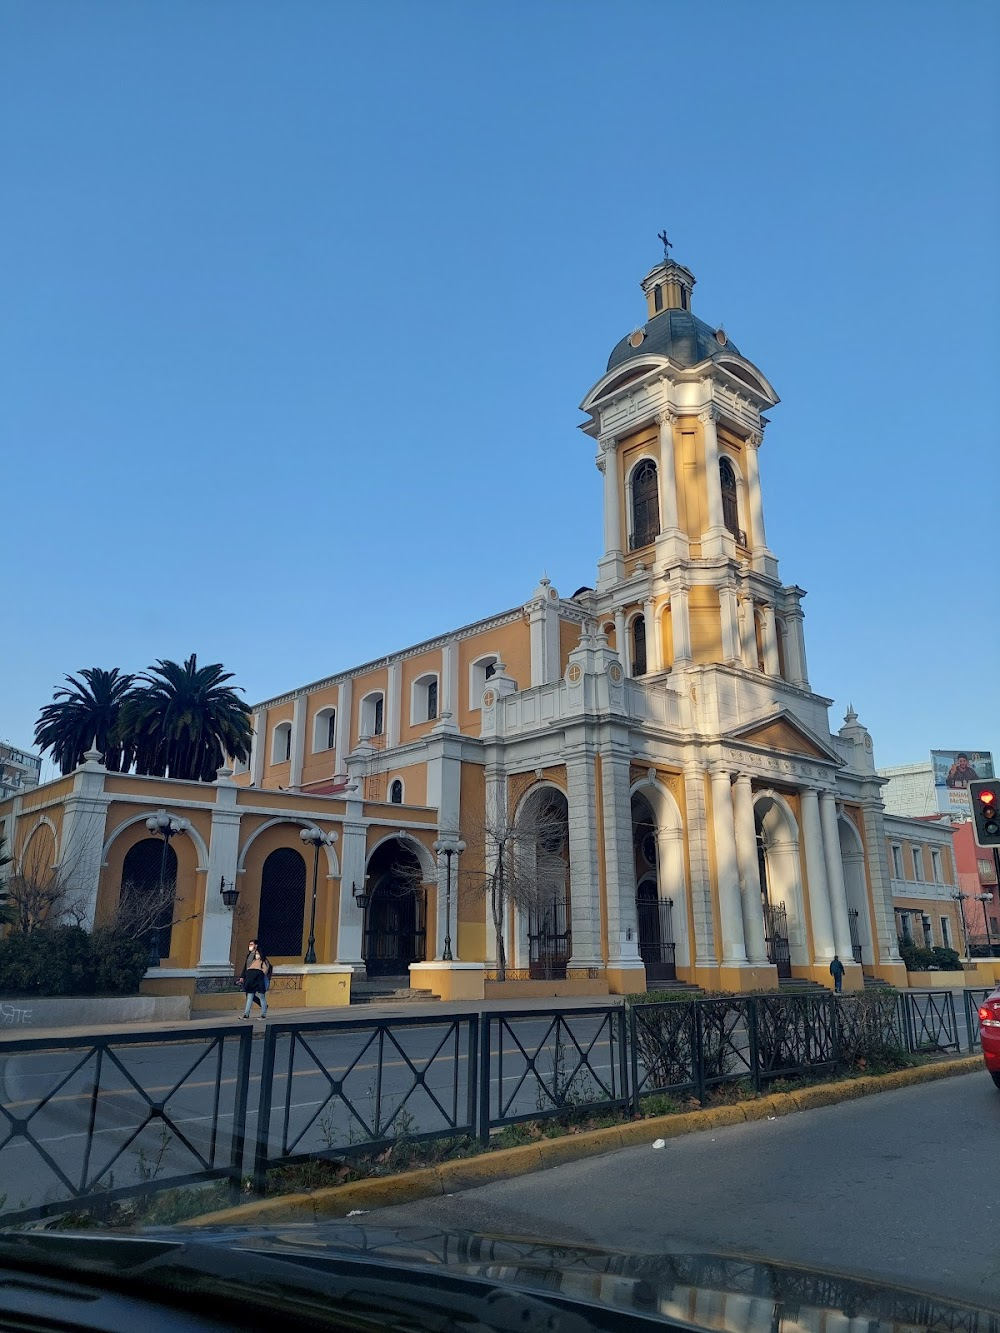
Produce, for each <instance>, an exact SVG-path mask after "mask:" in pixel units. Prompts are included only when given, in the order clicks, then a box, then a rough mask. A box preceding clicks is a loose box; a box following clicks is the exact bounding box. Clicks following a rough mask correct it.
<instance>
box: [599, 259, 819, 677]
mask: <svg viewBox="0 0 1000 1333" xmlns="http://www.w3.org/2000/svg"><path fill="white" fill-rule="evenodd" d="M660 240H661V241H662V242H663V244H664V257H663V259H662V261H661V262H660V263H658V264H656V265H655V266H654V267H653V268H652V269H650V271H649V272H648V273H647V274H646V276H645V277H644V278H643V279H642V283H641V287H642V291H643V294H644V296H645V299H646V316H647V318H646V322H645V323H644V324H643V325H641V326H638V327H636V328H635V329H633V330H632V332H631V333H629V334H627V335H626V336H625V337H623V338H622V339H620V341H619V342H618V343H617V344H616V345H615V347H614V348H613V349H612V352H611V355H610V357H609V358H608V365H607V370H606V372H605V374H604V375H603V376H602V378H601V379H600V380H599V381H598V382H597V384H596V385H595V386H594V387H593V389H591V391H590V393H589V394H588V395H587V397H586V398H585V399H584V401H583V403H582V404H581V406H582V409H583V411H584V412H586V413H587V415H588V420H587V421H586V422H585V423H584V424H583V426H582V427H581V428H582V429H583V430H584V432H585V433H587V434H588V435H590V436H591V437H592V438H593V439H594V440H595V441H596V443H597V446H598V452H597V459H596V462H597V467H598V469H599V470H600V471H601V473H602V474H603V479H604V550H603V554H602V556H601V558H600V560H599V562H598V580H597V587H596V591H595V596H594V606H595V613H596V614H598V615H599V616H600V618H601V621H602V623H603V624H604V625H605V627H606V630H607V631H609V632H610V636H611V637H612V639H613V641H614V643H615V647H616V650H617V651H618V653H619V655H620V656H621V657H622V658H623V660H624V661H625V662H626V665H627V667H628V670H629V672H630V674H632V675H633V676H655V675H658V674H660V673H663V672H668V671H669V672H671V673H680V672H683V671H684V670H685V669H688V668H693V667H706V666H728V667H732V668H736V669H738V670H741V671H746V672H754V673H757V674H759V675H763V676H765V677H772V678H774V679H775V680H778V679H782V680H785V681H787V682H788V683H789V684H792V685H795V686H796V687H798V688H800V689H803V688H808V682H807V678H806V667H805V645H804V641H803V639H802V634H801V625H802V612H801V609H800V606H799V599H800V598H801V596H802V595H803V594H802V590H801V589H799V588H784V587H782V584H781V582H780V579H779V576H778V562H777V560H776V558H775V556H774V554H773V553H772V551H771V550H770V548H769V547H768V544H767V537H766V533H765V527H764V503H763V496H762V492H761V483H760V472H759V467H758V454H759V450H760V448H761V446H762V443H763V438H764V431H765V428H766V425H767V417H766V416H765V415H764V414H765V412H767V411H768V410H769V409H770V408H772V407H774V406H775V405H776V404H777V403H778V401H779V400H778V395H777V394H776V393H775V391H774V389H773V388H772V386H771V385H770V383H769V382H768V380H767V379H766V378H765V376H764V375H763V373H762V372H761V371H760V370H759V369H758V368H757V367H756V366H755V365H754V364H753V363H752V362H751V361H749V360H747V358H746V357H744V356H743V354H742V353H741V352H740V350H739V348H738V347H737V346H736V344H735V343H734V342H733V341H732V339H731V338H730V337H729V335H728V333H727V332H726V330H725V329H723V328H722V327H718V328H714V327H713V326H712V325H711V324H708V323H706V322H705V321H704V320H702V319H700V318H699V317H698V316H697V315H696V314H695V313H694V310H693V309H692V304H693V292H694V286H695V281H696V279H695V277H694V274H693V273H692V272H691V270H690V269H689V268H686V267H685V266H684V265H683V264H681V263H679V262H678V261H677V260H675V259H673V258H672V257H671V256H670V254H669V248H670V242H669V241H668V240H667V238H666V235H665V234H663V233H661V236H660Z"/></svg>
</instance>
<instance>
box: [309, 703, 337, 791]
mask: <svg viewBox="0 0 1000 1333" xmlns="http://www.w3.org/2000/svg"><path fill="white" fill-rule="evenodd" d="M339 696H340V689H339V687H338V686H336V685H326V686H324V687H323V689H321V690H314V691H313V692H312V693H311V694H310V695H309V697H308V700H307V702H306V735H305V745H304V747H303V754H302V785H303V786H306V785H307V784H308V783H310V782H321V781H322V780H323V779H328V778H331V777H333V773H334V768H335V767H336V765H335V759H336V754H337V750H336V744H334V745H333V746H327V745H326V744H325V742H326V739H327V737H326V736H323V735H321V736H320V741H321V748H320V749H319V750H315V751H314V750H313V742H314V741H315V739H316V736H315V730H316V717H317V714H319V713H322V712H323V710H324V709H327V708H334V709H336V714H337V716H336V722H335V729H336V731H335V737H334V740H335V741H336V738H337V737H339V736H340V729H341V727H342V726H343V725H344V718H342V717H341V714H340V698H339ZM320 730H321V732H322V731H326V730H327V728H325V727H321V728H320Z"/></svg>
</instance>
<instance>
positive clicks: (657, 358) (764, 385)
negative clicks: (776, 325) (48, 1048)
mask: <svg viewBox="0 0 1000 1333" xmlns="http://www.w3.org/2000/svg"><path fill="white" fill-rule="evenodd" d="M694 287H695V278H694V275H693V274H692V273H691V272H690V270H689V269H687V268H686V267H684V265H682V264H680V263H677V262H675V261H674V260H673V259H671V258H664V260H663V261H662V262H661V263H658V264H657V265H656V267H654V268H653V269H652V270H651V271H650V272H649V273H648V274H647V275H646V277H645V278H644V279H643V281H642V292H643V296H644V300H645V303H646V308H645V316H646V322H645V323H644V324H643V325H642V327H641V328H637V329H636V330H635V332H633V333H630V334H628V335H627V336H626V337H624V338H622V339H621V340H620V341H619V342H618V343H616V344H615V346H614V347H613V349H612V351H611V355H610V357H609V359H608V363H607V367H606V369H605V370H604V371H603V373H602V374H601V376H600V378H598V379H597V381H596V383H595V384H594V385H593V386H592V388H591V389H590V390H589V392H588V393H587V394H586V396H585V397H584V399H583V402H582V410H583V412H584V414H585V421H584V423H583V425H582V430H583V432H584V434H585V435H586V436H588V437H589V438H590V440H591V441H592V445H593V450H594V461H595V463H596V466H597V469H598V472H599V473H600V485H601V486H602V488H603V501H604V520H603V534H600V533H598V534H595V537H598V538H599V537H601V536H603V541H602V542H601V545H600V549H599V558H598V561H597V571H596V578H595V579H594V582H593V586H592V587H591V586H586V587H583V588H581V589H579V590H578V591H576V592H575V593H573V595H572V596H564V595H561V594H560V593H559V592H558V591H557V590H556V589H555V588H554V587H552V585H551V584H550V582H549V581H548V579H546V578H542V579H541V581H540V582H539V584H538V586H537V588H535V590H534V592H533V593H532V594H531V596H530V597H529V598H528V599H527V600H526V601H525V602H524V603H522V604H519V605H517V606H514V607H512V608H510V609H509V610H505V611H500V612H498V613H497V614H493V615H489V616H486V617H485V618H484V619H482V620H479V621H477V622H476V623H474V624H471V625H466V626H463V627H461V628H459V629H456V630H455V631H454V632H452V633H448V634H442V635H439V636H437V637H435V638H433V639H428V640H427V641H425V642H423V643H419V644H415V645H413V646H412V647H408V648H403V649H401V650H400V651H398V652H395V653H392V654H390V655H389V656H387V657H384V658H380V659H378V660H376V661H371V662H366V663H364V664H362V665H360V666H357V667H355V668H353V669H351V670H346V671H341V672H338V673H336V674H334V675H331V676H329V677H327V678H325V679H322V680H318V681H315V682H313V683H311V684H301V685H295V684H293V683H291V682H290V687H289V689H288V690H287V692H285V693H283V694H280V695H278V696H276V697H275V698H272V699H268V700H265V701H263V702H261V703H260V704H259V705H257V706H256V708H255V710H254V728H255V731H254V742H253V749H252V753H251V756H250V759H249V763H248V764H245V765H237V766H236V770H235V772H233V771H230V770H221V771H220V773H219V777H218V781H217V782H216V783H214V784H198V783H181V782H172V781H171V780H169V779H156V778H145V777H135V776H128V775H119V774H110V773H105V771H104V770H103V767H102V765H101V762H100V756H99V755H97V754H95V753H91V754H90V755H89V756H88V757H87V762H86V763H85V764H84V765H83V766H82V767H81V769H79V770H77V773H75V774H72V775H69V776H68V777H66V778H64V779H61V780H59V781H58V782H56V783H50V784H46V786H44V787H41V788H38V789H37V791H36V792H33V793H29V794H26V795H24V796H22V797H19V798H17V802H18V808H17V810H16V812H15V811H14V810H13V808H12V803H11V802H7V803H6V809H5V807H3V806H0V815H3V814H6V818H7V822H8V830H10V829H11V828H12V825H13V822H16V823H17V825H18V829H17V833H18V836H19V837H20V838H21V839H22V840H23V839H24V838H25V837H30V836H32V833H33V830H34V828H35V826H36V825H37V822H38V821H39V820H41V819H44V820H45V821H46V823H47V825H48V826H49V827H50V832H49V834H47V835H46V836H50V837H51V840H52V844H53V855H56V853H55V850H54V849H55V848H56V847H65V846H67V845H68V844H67V839H69V841H70V842H71V841H72V837H73V836H76V838H77V847H78V855H77V861H78V862H79V863H80V864H79V865H74V868H73V874H74V875H75V876H76V878H77V879H78V880H79V883H80V884H81V885H82V889H83V891H84V892H85V893H86V895H87V896H88V901H89V902H90V904H91V919H95V920H100V919H101V918H102V915H103V916H107V915H108V914H109V913H111V912H113V910H114V905H115V903H116V902H117V899H118V895H119V894H120V893H121V892H122V888H123V884H124V885H126V888H127V889H128V891H134V885H135V884H136V883H142V882H143V877H144V876H145V877H146V878H147V879H148V878H150V877H151V876H155V873H156V871H155V867H154V863H155V862H156V858H157V857H158V856H159V855H160V842H159V841H158V840H157V839H156V837H155V835H152V834H151V833H150V831H149V830H148V829H147V826H146V822H145V821H146V819H147V817H148V816H149V815H150V814H151V813H157V812H166V814H167V815H169V816H171V817H175V818H176V820H177V821H184V822H185V823H186V825H187V827H186V829H184V830H183V831H182V834H181V835H179V836H177V837H171V838H170V839H169V841H170V849H169V850H170V852H171V855H172V856H173V857H174V860H173V861H171V863H170V874H171V875H173V876H174V877H175V883H176V892H177V903H176V905H175V909H174V917H173V920H172V921H165V923H164V929H165V935H166V939H165V940H164V941H163V942H162V943H161V946H160V948H159V955H160V956H159V958H158V960H156V961H157V962H158V967H157V968H155V969H151V971H150V979H149V980H148V981H147V983H146V985H147V987H148V988H150V989H153V990H160V991H164V990H177V989H186V990H188V991H189V992H191V993H192V994H193V995H195V996H204V997H205V1000H206V1001H207V999H208V997H209V996H210V994H211V993H212V992H213V990H215V989H217V988H218V986H220V985H222V984H223V982H221V981H218V980H217V979H219V978H223V979H224V978H225V976H226V975H227V973H229V972H230V969H231V968H232V966H233V965H237V967H238V965H239V963H240V962H241V960H242V950H243V948H244V947H245V943H246V939H247V938H248V937H251V936H253V935H254V934H257V935H258V936H259V938H260V939H261V941H262V943H263V945H264V947H265V948H266V949H267V951H268V952H269V953H270V955H271V956H272V958H274V959H275V960H276V961H277V962H278V963H279V964H280V965H281V966H280V967H279V969H278V970H279V974H280V973H285V974H287V975H288V977H290V978H293V979H297V980H295V986H297V987H299V989H300V990H303V991H305V992H306V1002H316V1003H319V1002H321V1000H320V997H323V998H322V1002H324V1003H325V1002H328V1001H329V996H330V993H331V992H330V988H329V986H328V985H324V986H321V985H320V983H319V978H320V977H321V976H325V977H336V978H338V981H337V984H338V986H340V987H341V991H342V992H343V991H345V990H346V987H344V985H343V978H345V977H347V978H349V980H353V983H354V984H355V985H357V984H358V982H359V981H361V980H362V979H363V978H366V977H375V976H379V975H381V976H398V977H403V976H406V975H407V974H409V975H410V976H411V978H412V979H413V985H414V986H417V987H422V988H426V989H430V990H432V991H433V992H434V993H435V994H439V995H442V996H446V997H458V998H474V997H476V996H479V997H481V996H483V995H484V994H486V995H491V994H493V995H513V994H515V993H521V994H525V995H531V994H538V995H541V994H548V995H552V994H569V993H581V992H586V993H598V994H601V993H607V992H610V993H613V994H619V993H628V992H633V991H639V990H643V989H646V988H647V987H648V988H650V989H653V988H658V987H660V986H665V985H675V984H678V983H684V982H687V983H694V984H697V985H699V986H702V987H704V988H707V989H711V990H723V991H746V990H760V989H769V988H775V987H777V986H778V985H779V984H780V983H781V982H783V981H786V980H794V979H799V980H800V981H803V982H808V981H813V982H819V983H820V984H822V985H830V984H831V977H830V972H829V966H830V962H831V960H832V959H833V957H834V955H835V954H837V955H839V957H840V959H841V960H842V961H843V963H844V966H845V970H846V975H845V978H844V984H845V989H859V988H861V986H862V985H863V983H864V979H865V978H866V977H868V978H872V979H875V978H882V979H884V980H888V981H892V982H895V983H896V984H899V985H903V986H905V985H906V972H905V968H904V967H903V965H902V963H901V961H900V955H899V952H898V947H897V923H896V921H895V918H894V910H893V900H892V888H891V878H892V875H891V867H890V866H889V865H888V864H887V838H886V830H885V824H884V815H883V807H882V799H881V795H880V792H881V787H882V785H883V783H882V780H881V779H880V778H879V777H878V775H877V773H876V770H875V762H874V757H873V751H872V740H871V737H870V735H869V733H868V731H867V730H866V728H865V727H864V726H863V725H862V724H861V722H860V721H859V719H858V716H857V714H856V713H855V712H854V711H853V709H852V710H850V711H849V712H848V714H847V716H846V718H845V719H844V723H843V725H842V726H841V727H840V728H839V729H838V730H832V729H831V723H830V718H829V709H830V705H831V700H830V699H828V698H825V697H823V696H822V695H820V694H817V693H815V691H814V690H813V688H812V686H811V684H810V679H809V670H808V664H807V655H806V642H805V633H804V620H803V611H802V599H803V597H804V592H803V589H802V588H800V587H798V586H797V585H796V584H795V583H794V582H791V583H789V582H785V581H784V580H783V579H782V577H781V575H780V574H779V566H778V559H777V556H776V554H775V553H774V552H773V551H772V550H771V548H770V547H769V545H768V541H767V533H766V528H765V505H764V496H763V493H762V489H761V482H760V473H759V467H758V454H759V451H760V450H761V449H762V448H764V447H765V433H766V426H767V417H766V415H765V414H766V413H767V412H769V411H770V410H771V409H772V408H774V407H775V406H776V405H777V403H778V396H777V394H776V393H775V391H774V389H773V388H772V386H771V384H770V382H769V381H768V379H767V378H766V377H765V375H764V374H763V372H762V371H761V370H760V369H758V367H757V366H756V365H754V363H753V362H752V361H750V360H748V359H747V357H746V356H744V355H743V354H742V353H741V351H740V350H739V348H738V347H737V346H736V345H735V344H734V343H733V342H732V340H731V339H730V338H729V336H728V334H727V333H726V332H725V331H724V330H723V329H721V328H719V329H715V328H712V327H711V326H710V325H709V324H707V323H705V322H704V321H703V320H701V319H699V318H698V316H697V315H696V314H695V313H694V308H693V307H694V305H695V300H694ZM543 561H544V552H541V551H540V552H539V564H540V565H541V564H542V563H543ZM63 788H64V789H65V790H62V789H63ZM54 789H58V790H54ZM46 791H48V793H49V795H48V797H46V795H45V793H46ZM12 816H13V819H12ZM86 819H90V820H91V821H94V820H96V821H97V822H98V824H99V825H100V836H99V837H98V838H97V839H96V841H95V840H94V839H91V842H92V843H94V846H91V847H89V848H85V847H84V845H83V843H82V842H81V841H80V839H81V838H82V833H81V832H80V830H81V829H82V827H83V822H85V820H86ZM81 821H83V822H81ZM64 822H66V823H68V824H72V825H74V826H75V827H76V828H77V833H76V834H75V835H74V834H73V831H72V828H70V829H69V830H68V832H67V831H66V830H64V829H63V823H64ZM525 830H528V831H529V832H530V838H529V836H528V834H527V833H526V832H525ZM319 834H322V835H323V838H322V839H320V838H319V836H318V835H319ZM310 838H312V842H310V841H309V839H310ZM531 839H534V840H535V842H536V843H537V847H534V848H533V849H530V848H527V846H526V844H527V843H528V842H529V841H530V840H531ZM98 845H99V851H98V850H96V848H97V847H98ZM144 846H146V847H147V848H148V850H146V851H142V850H141V849H142V848H143V847H144ZM137 849H140V850H137ZM945 850H946V851H947V849H945ZM505 852H506V854H508V855H509V856H511V858H512V859H511V876H512V878H511V881H510V884H509V886H508V887H509V889H510V893H509V899H505V900H504V901H503V903H502V905H501V912H500V919H499V921H496V920H495V919H494V916H495V913H494V910H493V909H494V907H495V902H494V901H493V900H492V899H491V889H490V888H489V886H490V885H495V884H496V882H497V876H496V868H497V858H498V857H501V856H503V855H504V854H505ZM130 858H132V861H133V864H132V865H131V868H130V865H129V859H130ZM56 859H57V860H58V859H59V858H58V856H56ZM542 862H544V863H545V867H546V868H545V872H544V874H543V873H541V872H540V871H539V870H538V867H539V866H541V864H542ZM515 863H516V865H515ZM529 863H530V864H529ZM320 866H321V867H322V873H321V874H320V873H319V869H320ZM526 867H527V868H526ZM532 867H534V870H535V873H534V875H532ZM944 873H945V876H946V882H948V881H947V876H948V875H949V874H950V875H951V880H950V882H952V883H953V882H954V868H953V866H952V865H951V863H950V858H947V859H946V861H945V863H944ZM227 886H228V890H229V897H230V899H232V897H233V892H232V891H233V890H237V891H238V904H239V905H238V907H237V908H236V909H233V908H230V907H227V906H226V905H225V903H224V900H223V898H222V890H223V889H226V888H227ZM515 887H516V890H517V891H516V892H515V891H514V889H515ZM314 895H315V898H314ZM497 927H499V931H500V935H501V937H502V949H500V950H499V951H498V943H497V933H498V932H497ZM310 940H311V941H312V943H311V944H310ZM310 952H311V955H312V956H314V957H315V962H309V963H305V962H303V961H302V960H303V958H304V957H305V956H308V955H309V954H310ZM498 952H499V953H500V955H501V956H500V957H498ZM449 955H450V956H449ZM213 979H216V980H213ZM289 985H290V986H291V985H292V983H291V982H289ZM293 989H294V987H293ZM310 994H312V995H313V996H314V997H315V999H314V1001H310V1000H309V999H308V997H309V995H310ZM300 1002H301V997H300Z"/></svg>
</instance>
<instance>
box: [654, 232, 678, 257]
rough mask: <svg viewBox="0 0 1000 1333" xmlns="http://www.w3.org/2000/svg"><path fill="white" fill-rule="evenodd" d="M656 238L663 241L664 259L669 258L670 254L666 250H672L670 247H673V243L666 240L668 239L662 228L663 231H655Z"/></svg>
mask: <svg viewBox="0 0 1000 1333" xmlns="http://www.w3.org/2000/svg"><path fill="white" fill-rule="evenodd" d="M656 239H657V240H658V241H662V242H663V258H664V259H669V258H670V255H669V254H668V253H667V252H668V251H669V250H672V249H673V248H674V243H673V241H668V240H667V233H666V231H665V230H664V231H658V232H657V233H656Z"/></svg>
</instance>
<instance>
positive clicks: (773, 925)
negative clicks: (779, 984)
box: [764, 903, 792, 977]
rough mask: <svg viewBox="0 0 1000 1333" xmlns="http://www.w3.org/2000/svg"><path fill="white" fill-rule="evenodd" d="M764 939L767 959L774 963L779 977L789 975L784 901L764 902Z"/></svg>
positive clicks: (790, 966)
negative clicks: (772, 903)
mask: <svg viewBox="0 0 1000 1333" xmlns="http://www.w3.org/2000/svg"><path fill="white" fill-rule="evenodd" d="M764 940H765V942H766V944H767V961H768V962H769V963H774V965H775V966H776V967H777V969H778V976H779V977H790V976H791V975H792V955H791V951H790V949H789V947H788V914H787V912H786V911H785V904H784V903H775V904H774V905H773V906H772V905H771V903H765V904H764Z"/></svg>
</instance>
